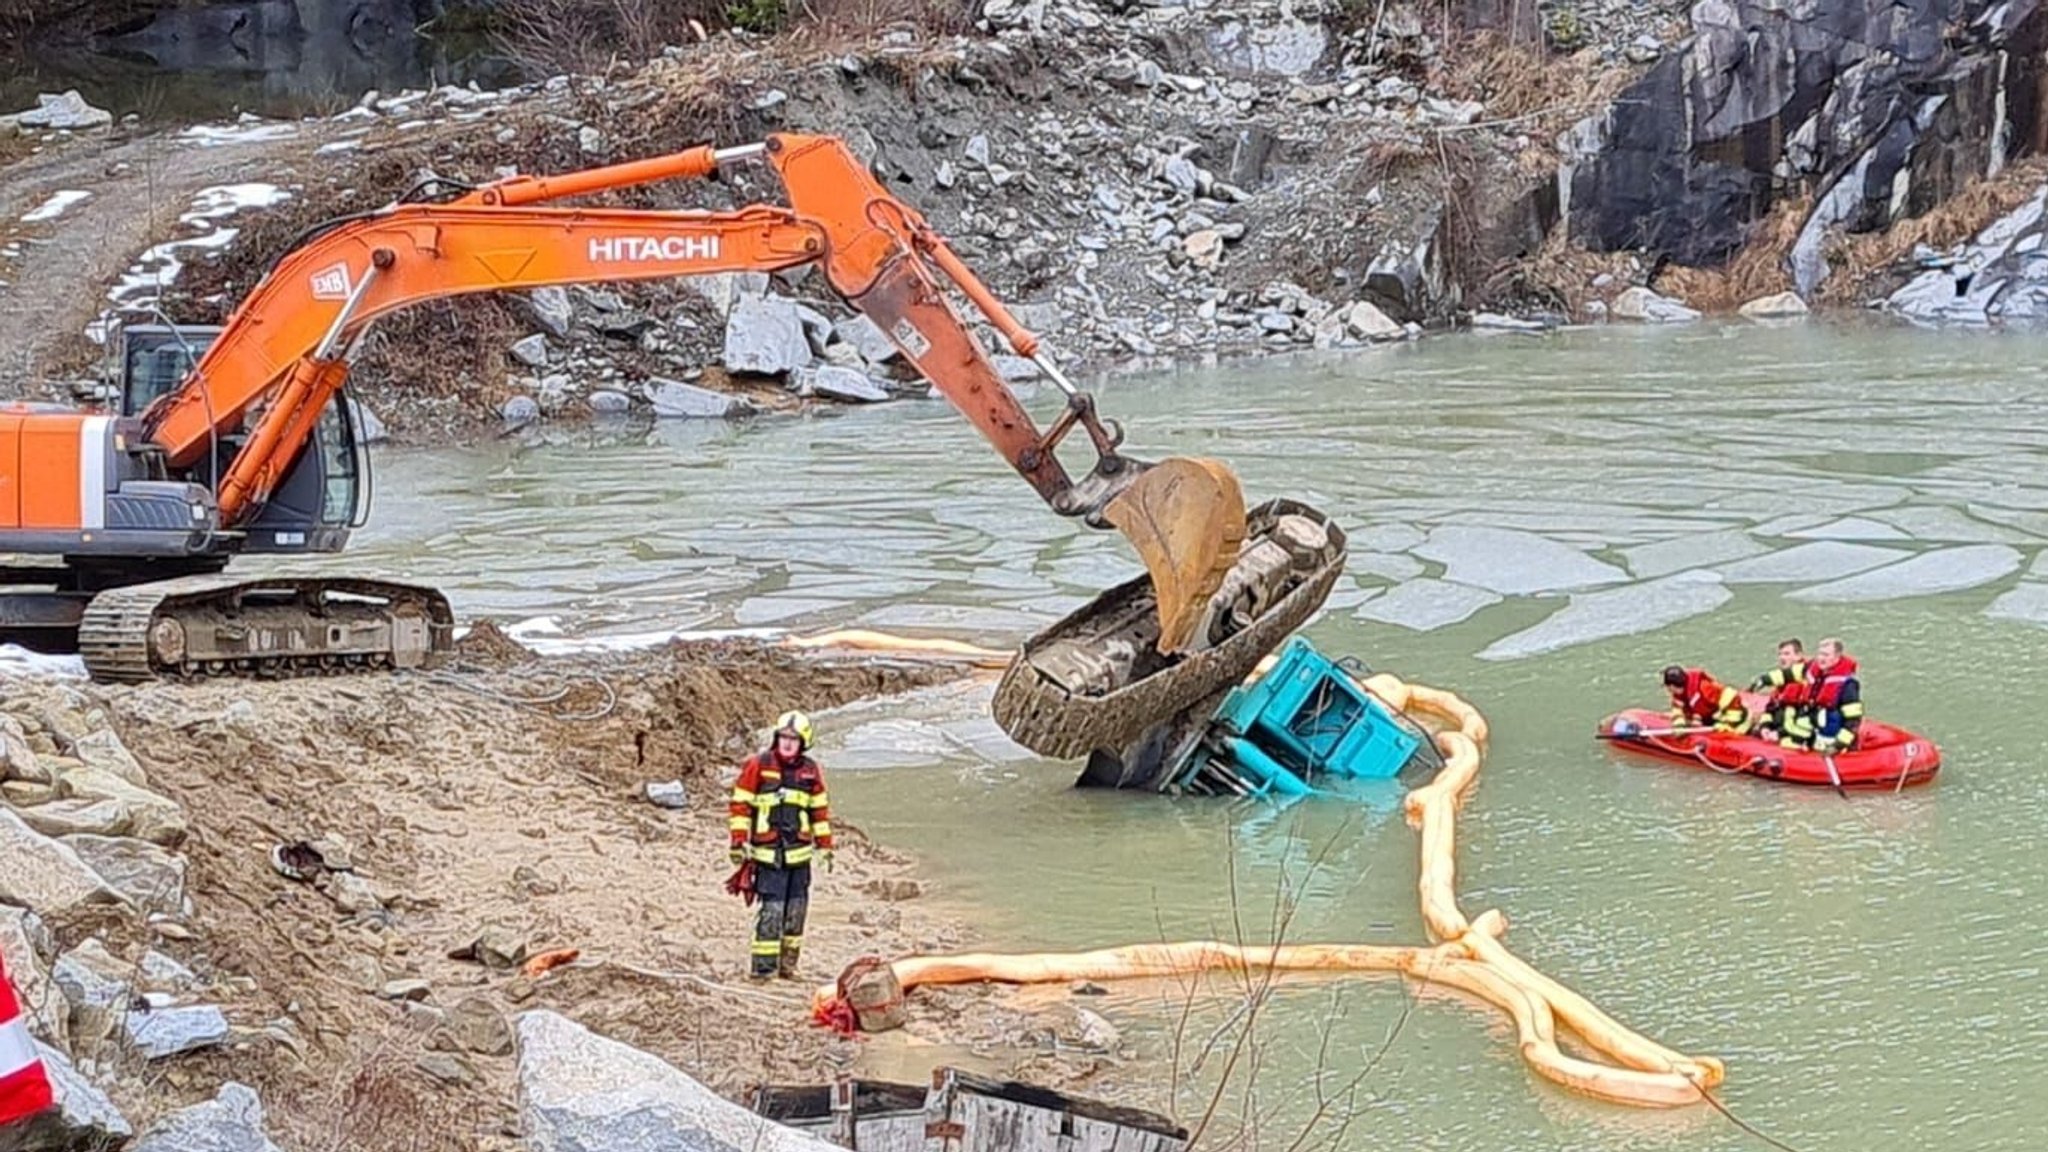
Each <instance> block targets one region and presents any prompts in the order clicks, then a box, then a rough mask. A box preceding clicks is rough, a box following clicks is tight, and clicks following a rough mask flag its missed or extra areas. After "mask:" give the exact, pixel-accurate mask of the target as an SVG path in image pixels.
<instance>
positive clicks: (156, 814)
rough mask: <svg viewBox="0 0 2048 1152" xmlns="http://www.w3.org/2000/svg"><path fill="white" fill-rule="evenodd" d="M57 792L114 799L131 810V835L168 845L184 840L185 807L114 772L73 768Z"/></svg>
mask: <svg viewBox="0 0 2048 1152" xmlns="http://www.w3.org/2000/svg"><path fill="white" fill-rule="evenodd" d="M57 795H58V796H60V797H70V798H73V799H78V800H112V801H114V802H116V803H118V804H120V805H121V806H122V807H124V808H126V809H127V810H128V833H127V834H128V835H130V836H135V837H139V838H141V839H143V840H147V841H149V842H150V843H152V844H161V845H163V846H164V847H166V848H175V847H177V846H178V845H179V844H182V843H184V840H185V831H186V822H185V810H184V809H183V808H180V807H178V805H177V803H176V802H175V801H173V800H171V799H169V798H167V797H164V796H159V795H157V794H156V793H154V792H151V791H150V790H149V789H147V788H143V787H140V786H138V785H136V784H134V783H132V782H130V781H129V780H127V779H125V778H123V777H120V776H116V775H114V774H113V773H112V772H107V771H104V770H102V769H99V768H95V767H92V766H90V765H88V766H86V767H83V768H73V769H72V770H71V771H69V772H66V773H64V777H63V779H61V780H59V781H57Z"/></svg>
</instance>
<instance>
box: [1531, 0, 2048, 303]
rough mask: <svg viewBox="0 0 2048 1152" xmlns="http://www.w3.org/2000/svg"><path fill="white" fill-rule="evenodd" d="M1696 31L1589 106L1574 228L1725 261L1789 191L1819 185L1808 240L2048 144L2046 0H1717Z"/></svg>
mask: <svg viewBox="0 0 2048 1152" xmlns="http://www.w3.org/2000/svg"><path fill="white" fill-rule="evenodd" d="M1691 23H1692V28H1693V34H1692V36H1691V37H1690V38H1689V39H1688V40H1687V41H1686V42H1685V43H1684V44H1683V45H1682V46H1681V47H1680V48H1679V49H1678V50H1676V51H1674V52H1672V53H1670V54H1669V55H1666V56H1665V57H1663V58H1662V59H1661V60H1659V61H1658V62H1657V63H1656V64H1655V65H1654V66H1653V67H1652V68H1651V69H1650V71H1649V72H1648V73H1647V74H1646V75H1644V76H1643V77H1642V79H1641V80H1640V81H1638V82H1637V83H1636V84H1634V85H1633V86H1631V87H1630V88H1629V89H1628V90H1627V91H1626V92H1625V93H1624V94H1623V95H1622V96H1621V98H1620V99H1618V100H1617V101H1616V102H1615V103H1614V105H1613V106H1612V107H1611V108H1610V109H1608V110H1607V111H1605V112H1604V113H1602V114H1600V115H1598V116H1595V117H1591V118H1588V119H1587V120H1584V121H1582V122H1580V124H1579V125H1578V126H1577V127H1576V128H1574V130H1573V131H1572V132H1571V133H1570V135H1569V139H1568V140H1567V142H1566V144H1565V151H1566V161H1567V162H1566V165H1565V167H1564V169H1563V171H1562V172H1561V173H1560V175H1559V183H1560V190H1561V192H1562V193H1563V194H1564V195H1563V199H1564V200H1565V212H1566V214H1567V219H1568V221H1569V225H1568V226H1569V228H1570V232H1571V236H1572V238H1573V239H1574V240H1576V241H1578V242H1580V243H1583V244H1585V245H1587V246H1589V247H1591V248H1594V249H1596V250H1601V251H1616V250H1622V249H1639V250H1645V251H1647V252H1649V253H1651V254H1653V255H1655V256H1657V257H1661V258H1668V259H1670V260H1672V261H1675V262H1677V263H1680V264H1687V265H1713V264H1717V263H1720V262H1721V261H1723V260H1725V259H1727V258H1728V257H1729V256H1730V255H1731V254H1733V253H1734V252H1735V251H1736V250H1737V249H1739V248H1740V247H1741V246H1742V245H1743V243H1744V242H1745V240H1746V239H1747V238H1748V233H1749V226H1750V225H1752V224H1753V223H1755V222H1756V221H1758V220H1760V219H1762V218H1763V217H1764V216H1765V215H1766V214H1767V213H1768V212H1770V211H1771V209H1772V208H1773V207H1774V206H1775V205H1776V204H1778V203H1779V202H1780V201H1782V200H1785V199H1787V198H1793V199H1797V198H1801V197H1812V198H1813V201H1814V207H1813V209H1812V210H1811V212H1810V213H1809V215H1808V218H1807V220H1806V224H1805V227H1804V229H1803V230H1802V233H1801V236H1800V241H1799V244H1798V246H1797V248H1796V249H1795V251H1794V255H1793V272H1794V276H1795V280H1796V282H1797V285H1798V287H1799V290H1800V292H1801V293H1802V295H1804V294H1810V293H1811V292H1812V291H1813V290H1814V289H1815V288H1816V287H1818V285H1819V284H1820V282H1821V281H1822V280H1823V279H1824V278H1825V277H1826V276H1827V274H1828V269H1827V267H1826V264H1825V262H1824V261H1823V259H1822V257H1821V250H1820V249H1821V240H1822V238H1823V237H1824V236H1825V235H1826V234H1827V233H1828V231H1829V230H1831V229H1840V230H1845V231H1866V230H1870V229H1875V228H1881V227H1884V226H1886V225H1888V224H1891V223H1893V222H1896V221H1898V220H1900V219H1903V218H1906V217H1911V216H1917V215H1919V214H1921V213H1924V212H1926V211H1928V210H1929V209H1931V208H1933V207H1934V206H1935V205H1937V204H1939V203H1940V202H1941V201H1943V200H1944V199H1945V198H1947V197H1948V196H1950V195H1951V194H1952V193H1954V191H1955V190H1956V189H1957V188H1958V187H1960V186H1961V185H1962V184H1963V183H1964V182H1965V181H1967V180H1969V179H1971V178H1973V177H1976V176H1988V175H1996V174H1997V173H1998V172H1999V171H2000V169H2001V168H2002V167H2003V166H2004V165H2005V164H2006V163H2007V162H2008V161H2009V160H2011V159H2013V158H2015V157H2017V156H2020V155H2025V154H2030V153H2033V152H2037V151H2039V150H2040V149H2041V147H2042V145H2043V143H2044V133H2048V121H2044V119H2043V117H2042V115H2041V97H2042V95H2043V90H2042V67H2041V65H2042V53H2043V37H2044V32H2048V22H2044V20H2043V18H2042V10H2041V6H2040V5H2039V3H2038V2H2037V0H2017V2H2011V3H1994V2H1992V0H1846V2H1843V0H1791V2H1789V3H1788V2H1780V0H1701V2H1700V3H1698V4H1696V5H1694V6H1693V8H1692V12H1691Z"/></svg>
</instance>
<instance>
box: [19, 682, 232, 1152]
mask: <svg viewBox="0 0 2048 1152" xmlns="http://www.w3.org/2000/svg"><path fill="white" fill-rule="evenodd" d="M6 693H7V695H6V699H5V702H4V703H0V955H4V956H5V959H6V964H7V972H8V975H9V977H10V978H11V979H12V980H13V982H14V985H15V988H16V990H17V992H18V993H19V995H20V997H21V1000H22V1003H23V1006H24V1012H25V1014H26V1016H27V1019H28V1023H29V1029H30V1032H31V1034H32V1035H33V1036H34V1037H35V1039H36V1041H37V1044H38V1048H39V1051H40V1052H41V1055H42V1057H43V1060H44V1063H45V1065H46V1066H47V1067H48V1069H49V1072H50V1074H51V1079H52V1082H53V1083H54V1084H55V1085H56V1088H57V1104H58V1106H57V1107H56V1108H55V1109H53V1110H52V1111H51V1112H49V1113H46V1114H45V1115H44V1116H42V1117H41V1118H39V1119H38V1120H36V1121H35V1122H34V1123H33V1124H32V1125H30V1126H29V1128H28V1130H27V1131H26V1132H25V1133H24V1135H23V1140H24V1141H25V1143H24V1144H23V1145H22V1146H24V1147H30V1148H43V1149H69V1148H88V1147H90V1148H113V1147H119V1146H121V1144H122V1142H123V1141H124V1140H126V1139H127V1138H128V1137H130V1136H132V1135H134V1128H133V1126H131V1124H130V1123H129V1121H128V1120H127V1119H126V1118H125V1117H124V1116H123V1114H122V1111H121V1109H120V1108H119V1107H117V1106H116V1104H115V1102H114V1100H113V1099H112V1098H111V1096H110V1093H113V1092H115V1091H116V1085H117V1084H118V1083H120V1082H121V1081H122V1080H123V1078H124V1077H125V1078H126V1079H127V1081H128V1083H129V1084H131V1085H132V1084H133V1083H134V1082H135V1081H136V1080H137V1079H138V1078H137V1077H135V1076H133V1075H132V1073H134V1072H135V1071H136V1070H137V1069H139V1068H142V1067H145V1066H149V1065H152V1064H157V1063H160V1062H163V1061H169V1060H174V1059H175V1058H177V1057H179V1056H181V1055H183V1054H185V1053H190V1052H196V1051H200V1050H203V1049H208V1048H214V1047H218V1046H220V1045H222V1044H226V1043H228V1042H229V1040H230V1038H231V1036H232V1035H233V1032H234V1029H233V1027H232V1025H231V1024H230V1022H229V1020H228V1018H227V1016H226V1014H225V1013H223V1012H222V1011H221V1009H220V1008H218V1007H216V1006H214V1005H212V1004H209V1003H206V1002H205V999H204V993H205V991H206V990H207V988H208V986H209V981H208V980H206V979H205V978H203V977H201V976H200V975H198V974H197V973H195V972H194V971H193V970H192V969H191V968H189V967H187V966H186V965H185V964H184V963H182V962H180V961H179V960H178V959H177V958H175V956H173V955H172V954H171V951H172V950H174V949H176V948H178V947H179V945H180V942H182V941H185V940H188V939H190V937H191V932H190V930H189V929H188V928H187V927H186V924H187V921H188V920H189V919H190V918H191V914H192V908H191V905H190V901H189V900H188V898H187V897H186V893H185V876H186V861H185V857H184V856H183V855H182V854H181V853H180V851H179V849H180V847H181V846H182V845H183V843H184V841H185V837H186V819H185V813H184V811H183V810H182V809H181V808H180V807H179V806H178V805H177V804H176V803H175V802H173V801H172V800H170V799H168V798H166V797H164V796H163V795H161V794H159V793H157V792H155V791H152V790H151V788H150V781H149V778H148V776H147V774H146V773H145V772H144V771H143V768H142V766H141V765H140V764H139V763H137V762H136V759H135V757H133V756H132V755H130V754H129V752H128V749H127V748H126V747H125V746H124V745H123V744H122V742H121V738H120V735H119V734H118V733H117V732H115V731H114V729H113V728H112V726H111V725H110V724H109V722H108V718H107V715H106V713H105V711H104V710H102V709H101V708H99V707H97V706H95V705H93V704H92V703H90V702H89V701H87V700H85V699H84V698H83V697H80V696H78V695H77V694H75V693H73V692H70V691H68V690H67V689H65V688H63V687H60V686H51V685H33V686H30V685H22V684H15V685H10V686H8V687H7V689H6ZM81 926H92V927H93V928H102V929H104V930H105V935H104V937H103V935H101V934H97V933H94V934H84V935H83V938H82V939H79V941H78V942H77V943H76V944H75V945H73V946H71V947H69V948H67V949H60V948H59V946H58V941H59V940H60V939H70V938H74V937H77V936H79V935H80V934H81V933H82V932H86V931H87V929H86V928H84V927H81ZM110 942H112V943H110ZM10 1135H12V1133H10ZM134 1147H135V1148H136V1149H137V1150H138V1152H139V1150H143V1149H148V1150H152V1152H165V1150H168V1149H171V1148H224V1149H249V1150H251V1152H264V1150H266V1149H269V1148H270V1146H269V1144H268V1141H267V1140H266V1139H264V1137H263V1134H262V1111H261V1108H260V1106H258V1105H257V1103H256V1099H255V1095H254V1093H253V1092H251V1091H250V1090H249V1089H247V1088H245V1087H242V1086H241V1085H237V1084H228V1085H226V1086H224V1087H222V1089H221V1094H220V1097H219V1099H217V1100H215V1101H213V1102H211V1103H208V1104H202V1105H198V1106H196V1107H193V1108H189V1109H186V1110H185V1111H183V1112H179V1113H175V1114H173V1115H170V1116H167V1117H165V1118H164V1119H163V1120H162V1121H160V1122H159V1123H158V1124H157V1125H155V1126H153V1127H151V1128H150V1129H149V1130H148V1131H146V1132H144V1133H143V1135H142V1138H141V1140H140V1141H139V1142H138V1143H136V1144H135V1145H134Z"/></svg>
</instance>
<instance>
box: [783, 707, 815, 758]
mask: <svg viewBox="0 0 2048 1152" xmlns="http://www.w3.org/2000/svg"><path fill="white" fill-rule="evenodd" d="M784 732H787V733H789V734H790V735H792V736H795V737H796V742H797V751H799V752H808V751H810V750H811V734H812V729H811V718H810V717H809V716H806V715H804V714H803V713H801V712H796V711H790V712H784V713H783V714H782V715H780V716H777V717H776V718H775V734H776V735H777V736H780V735H782V734H783V733H784Z"/></svg>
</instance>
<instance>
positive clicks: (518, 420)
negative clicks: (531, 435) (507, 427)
mask: <svg viewBox="0 0 2048 1152" xmlns="http://www.w3.org/2000/svg"><path fill="white" fill-rule="evenodd" d="M498 415H499V416H500V417H502V418H503V419H504V421H505V423H507V424H514V425H517V424H531V423H532V422H534V421H535V420H538V419H540V402H539V401H538V400H535V399H534V398H533V397H531V396H513V397H511V398H509V399H507V400H506V401H505V403H504V404H502V405H500V406H499V408H498Z"/></svg>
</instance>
